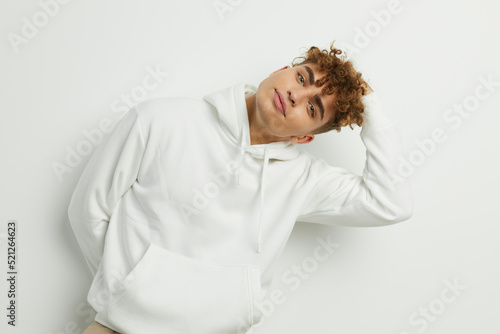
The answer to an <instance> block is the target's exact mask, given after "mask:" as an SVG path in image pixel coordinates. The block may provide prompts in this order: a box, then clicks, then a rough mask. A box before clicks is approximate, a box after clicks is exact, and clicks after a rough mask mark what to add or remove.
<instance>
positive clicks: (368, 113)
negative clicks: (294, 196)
mask: <svg viewBox="0 0 500 334" xmlns="http://www.w3.org/2000/svg"><path fill="white" fill-rule="evenodd" d="M362 101H363V104H364V106H365V111H364V116H363V117H364V120H363V124H362V129H361V132H360V136H361V139H362V141H363V143H364V145H365V147H366V162H365V167H364V170H363V173H362V175H355V174H353V173H350V172H349V171H347V170H345V169H341V168H335V167H332V166H330V165H328V164H327V163H326V162H324V161H323V160H316V161H314V163H313V164H312V165H311V167H310V170H309V171H308V173H310V175H311V178H312V179H313V180H314V181H313V182H314V186H313V187H312V188H311V192H310V193H309V194H308V198H307V200H306V202H305V203H304V205H303V208H302V210H303V211H302V214H301V215H300V216H299V218H298V220H300V221H306V222H315V223H324V224H332V225H340V226H381V225H387V224H393V223H397V222H401V221H404V220H406V219H408V218H409V217H410V216H411V215H412V213H413V199H412V195H411V189H410V184H409V181H408V180H407V179H404V180H402V181H401V180H400V182H394V176H396V175H397V168H398V165H399V157H400V156H401V155H402V154H403V148H402V140H401V134H400V132H399V128H398V126H397V123H396V122H395V121H393V120H391V119H390V118H389V117H387V115H386V114H385V113H384V112H383V110H382V108H381V105H380V100H379V97H378V95H377V94H376V93H375V92H373V90H372V88H371V87H370V86H369V85H368V84H366V92H365V95H364V96H363V97H362Z"/></svg>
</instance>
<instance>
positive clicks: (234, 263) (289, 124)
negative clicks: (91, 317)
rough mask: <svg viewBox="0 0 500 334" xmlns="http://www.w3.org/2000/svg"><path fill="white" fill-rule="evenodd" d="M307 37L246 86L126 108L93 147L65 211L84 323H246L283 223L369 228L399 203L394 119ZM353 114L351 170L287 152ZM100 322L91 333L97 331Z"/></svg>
mask: <svg viewBox="0 0 500 334" xmlns="http://www.w3.org/2000/svg"><path fill="white" fill-rule="evenodd" d="M340 55H341V51H340V50H338V49H336V48H334V47H333V44H332V46H331V47H330V50H319V49H318V48H315V47H312V48H310V49H309V51H308V52H307V54H306V56H305V57H303V58H301V59H300V62H297V63H295V64H294V66H293V67H288V66H285V67H283V68H281V69H279V70H277V71H275V72H274V73H272V74H271V75H270V76H269V77H268V78H266V79H265V80H263V81H262V83H261V84H260V85H259V87H258V89H257V90H255V88H253V87H252V86H249V85H243V84H240V85H236V86H234V87H230V88H228V89H225V90H222V91H219V92H215V93H212V94H209V95H207V96H205V97H204V99H203V100H198V99H186V98H168V99H152V100H149V101H146V102H143V103H141V104H139V105H138V106H136V107H134V108H133V109H132V110H131V111H130V112H129V113H128V114H127V115H126V116H125V117H124V118H123V119H122V120H121V121H120V123H119V125H118V126H117V128H116V129H115V130H114V131H113V133H112V134H111V135H110V136H109V137H108V138H107V139H106V141H105V142H104V143H103V144H102V145H101V146H100V147H99V148H98V149H97V150H96V152H95V153H94V155H93V156H92V158H91V160H90V161H89V163H88V166H87V167H86V169H85V171H84V173H83V175H82V177H81V180H80V182H79V183H78V186H77V188H76V190H75V192H74V194H73V197H72V201H71V204H70V208H69V216H70V220H71V224H72V227H73V229H74V231H75V234H76V236H77V239H78V242H79V244H80V246H81V248H82V251H83V253H84V255H85V258H86V260H87V263H88V265H89V267H90V269H91V271H92V273H93V274H94V275H95V276H94V280H93V282H92V286H91V288H90V291H89V294H88V301H89V303H90V304H91V305H92V307H93V308H94V309H95V310H96V312H97V316H96V318H95V320H96V322H95V323H94V324H92V325H91V326H90V327H89V328H88V329H87V331H86V332H85V334H90V333H106V331H107V332H108V333H112V332H113V331H116V332H119V333H126V334H139V333H162V334H164V333H183V334H190V333H193V334H198V333H199V334H201V333H203V334H210V333H214V334H215V333H217V334H220V333H246V332H247V331H249V330H251V329H252V327H253V326H254V325H256V324H258V323H259V322H260V321H261V320H262V314H261V313H260V311H259V307H258V305H259V302H260V301H262V299H263V298H265V297H266V293H267V292H268V290H269V287H270V285H271V281H272V277H273V273H274V270H275V264H276V260H277V258H278V256H279V255H280V253H281V252H282V250H283V248H284V246H285V244H286V241H287V239H288V236H289V234H290V232H291V230H292V228H293V226H294V223H295V221H297V220H300V221H305V222H315V223H323V224H332V225H342V226H380V225H387V224H392V223H397V222H400V221H403V220H406V219H408V218H409V217H410V216H411V214H412V200H411V193H410V189H409V185H408V184H407V182H406V181H405V180H402V181H401V180H400V182H393V180H394V176H395V175H396V174H395V171H396V168H397V161H398V160H397V158H398V156H399V155H400V154H401V153H402V149H401V139H400V135H399V132H398V129H397V126H396V124H395V122H393V121H392V120H390V119H389V118H387V117H386V116H385V115H384V113H383V112H382V110H381V109H380V105H379V100H378V97H377V95H376V94H375V93H374V92H373V91H372V89H371V88H370V86H369V85H368V84H367V83H366V82H365V81H364V80H363V79H362V78H361V74H360V73H358V72H356V71H355V69H354V67H353V66H352V63H351V62H349V61H346V60H345V59H342V58H341V57H340ZM352 124H357V125H360V126H361V125H362V130H361V138H362V140H363V142H364V144H365V146H366V149H367V161H366V165H365V169H364V171H363V175H362V176H358V175H354V174H352V173H349V172H348V171H346V170H344V169H341V168H336V167H332V166H329V165H328V164H326V163H325V162H324V161H323V160H321V159H316V158H314V157H312V156H310V155H309V154H306V153H301V152H299V151H298V150H297V149H296V147H295V146H296V145H299V144H306V143H309V142H311V141H312V140H314V137H315V135H316V134H319V133H322V132H326V131H330V130H333V129H334V130H337V131H339V130H340V128H341V127H343V126H351V125H352ZM103 330H104V331H103Z"/></svg>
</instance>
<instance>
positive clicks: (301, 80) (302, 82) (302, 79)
mask: <svg viewBox="0 0 500 334" xmlns="http://www.w3.org/2000/svg"><path fill="white" fill-rule="evenodd" d="M299 81H300V84H301V85H302V86H303V85H304V82H305V80H304V77H303V76H302V74H300V73H299Z"/></svg>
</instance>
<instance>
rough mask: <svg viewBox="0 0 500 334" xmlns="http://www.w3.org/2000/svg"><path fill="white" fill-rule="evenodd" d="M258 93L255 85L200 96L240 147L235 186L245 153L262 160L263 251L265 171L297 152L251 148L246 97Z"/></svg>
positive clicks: (278, 146) (284, 146)
mask: <svg viewBox="0 0 500 334" xmlns="http://www.w3.org/2000/svg"><path fill="white" fill-rule="evenodd" d="M256 91H257V89H256V88H255V86H252V85H248V84H243V83H240V84H238V85H235V86H232V87H229V88H226V89H223V90H220V91H217V92H214V93H211V94H208V95H206V96H205V97H203V99H204V100H205V101H206V102H208V103H210V104H211V105H212V106H213V107H214V108H215V110H216V112H217V116H218V117H219V122H220V124H221V127H222V129H223V131H224V134H225V135H226V136H227V137H228V138H229V140H230V141H231V142H233V143H234V144H235V145H237V146H238V147H239V148H240V152H241V155H240V164H239V169H238V172H237V175H238V184H239V183H240V175H241V173H242V170H244V169H243V168H242V162H243V161H244V160H243V156H244V154H249V155H251V156H253V157H254V158H256V159H260V160H262V174H261V182H260V218H259V222H258V231H257V236H258V237H257V240H256V251H257V252H258V253H260V252H261V251H262V224H263V222H264V221H265V219H264V218H265V217H264V214H265V207H264V203H265V201H264V199H265V189H266V170H267V167H268V164H269V160H270V159H274V160H291V159H294V158H296V157H297V156H298V155H299V154H300V152H299V151H298V150H297V148H296V147H295V145H294V144H292V143H291V142H290V140H287V141H279V142H273V143H269V144H260V145H251V141H250V128H249V122H248V112H247V106H246V101H245V98H246V97H247V96H249V95H251V94H254V93H255V92H256Z"/></svg>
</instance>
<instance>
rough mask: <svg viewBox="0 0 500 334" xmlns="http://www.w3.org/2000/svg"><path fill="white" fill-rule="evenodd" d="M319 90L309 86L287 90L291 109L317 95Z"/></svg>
mask: <svg viewBox="0 0 500 334" xmlns="http://www.w3.org/2000/svg"><path fill="white" fill-rule="evenodd" d="M320 92H321V89H318V87H314V86H310V87H301V88H293V89H290V90H288V92H287V93H288V99H289V100H290V103H291V104H292V107H295V106H297V105H299V104H301V103H302V102H304V101H305V100H307V99H309V98H312V97H313V96H315V95H316V94H319V93H320Z"/></svg>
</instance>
